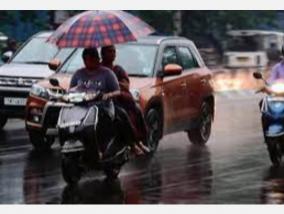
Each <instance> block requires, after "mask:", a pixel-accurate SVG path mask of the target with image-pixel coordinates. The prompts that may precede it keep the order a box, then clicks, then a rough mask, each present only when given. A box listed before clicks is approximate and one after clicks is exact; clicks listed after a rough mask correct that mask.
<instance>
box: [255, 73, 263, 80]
mask: <svg viewBox="0 0 284 214" xmlns="http://www.w3.org/2000/svg"><path fill="white" fill-rule="evenodd" d="M253 77H254V78H255V79H263V77H262V74H261V73H259V72H253Z"/></svg>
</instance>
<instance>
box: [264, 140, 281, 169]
mask: <svg viewBox="0 0 284 214" xmlns="http://www.w3.org/2000/svg"><path fill="white" fill-rule="evenodd" d="M267 150H268V153H269V157H270V160H271V162H272V164H273V166H276V167H278V166H279V165H280V163H281V157H282V154H281V150H280V147H279V145H278V144H277V143H276V142H269V143H267Z"/></svg>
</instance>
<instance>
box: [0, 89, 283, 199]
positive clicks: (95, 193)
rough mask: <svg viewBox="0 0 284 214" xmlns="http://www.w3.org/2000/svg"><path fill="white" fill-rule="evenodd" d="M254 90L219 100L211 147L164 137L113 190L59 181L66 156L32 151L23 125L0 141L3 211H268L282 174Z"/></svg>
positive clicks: (97, 178) (14, 124)
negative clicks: (140, 207) (238, 207)
mask: <svg viewBox="0 0 284 214" xmlns="http://www.w3.org/2000/svg"><path fill="white" fill-rule="evenodd" d="M261 97H262V95H261V94H257V95H256V94H254V91H253V90H237V91H224V92H217V93H216V114H215V121H214V125H213V129H212V135H211V138H210V140H209V142H208V143H207V144H206V146H193V145H191V143H190V142H189V140H188V138H187V135H186V134H185V133H177V134H174V135H169V136H165V137H164V138H163V140H162V141H161V142H160V145H159V148H158V151H157V153H156V154H155V156H153V157H151V158H150V157H144V158H138V159H136V160H134V159H132V160H131V161H130V162H129V163H127V164H126V165H125V166H124V167H123V168H122V171H121V173H120V175H119V179H118V180H117V181H115V182H113V183H107V182H106V181H105V180H104V175H103V174H102V173H96V172H91V173H89V174H87V175H85V176H84V177H83V178H82V179H81V181H80V183H79V184H78V186H77V187H76V188H70V187H68V186H66V184H65V182H64V181H63V178H62V176H61V169H60V151H59V149H60V148H59V145H58V143H56V144H55V145H54V146H53V149H52V151H51V152H49V153H47V154H37V153H35V152H34V151H33V150H32V146H31V144H30V143H29V140H28V136H27V133H26V131H25V129H24V122H23V121H20V120H10V121H9V123H8V125H7V126H6V127H5V129H4V130H3V131H2V132H1V133H0V136H1V146H0V172H1V173H0V189H1V191H0V203H2V204H60V203H64V204H68V203H72V204H74V203H78V204H84V203H89V204H120V203H123V204H263V203H270V204H272V203H283V201H284V167H280V168H278V169H275V168H272V167H271V164H270V160H269V157H268V153H267V151H266V148H265V145H264V143H263V136H262V132H261V124H260V114H259V111H258V102H259V100H260V98H261Z"/></svg>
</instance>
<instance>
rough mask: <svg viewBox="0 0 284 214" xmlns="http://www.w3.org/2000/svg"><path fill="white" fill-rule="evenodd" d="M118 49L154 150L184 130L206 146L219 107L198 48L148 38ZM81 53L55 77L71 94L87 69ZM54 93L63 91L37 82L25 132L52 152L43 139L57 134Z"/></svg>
mask: <svg viewBox="0 0 284 214" xmlns="http://www.w3.org/2000/svg"><path fill="white" fill-rule="evenodd" d="M116 49H117V60H116V63H117V64H119V65H121V66H123V67H124V68H125V70H126V71H127V72H128V75H129V77H130V83H131V84H130V88H131V92H132V95H133V97H134V98H135V100H136V101H137V103H139V105H140V106H141V108H142V110H143V112H144V115H145V119H146V122H147V124H148V125H149V128H150V134H149V139H148V143H149V146H150V148H151V150H152V151H153V152H154V151H155V150H156V149H157V146H158V142H159V140H160V139H161V138H162V136H164V135H166V134H170V133H174V132H179V131H186V132H187V133H188V137H189V139H190V140H191V141H192V142H193V143H196V144H204V143H206V142H207V141H208V139H209V136H210V132H211V123H212V120H213V118H214V108H215V99H214V95H213V87H212V84H211V80H212V73H211V71H210V70H209V69H208V68H207V67H206V66H205V64H204V62H203V60H202V58H201V56H200V54H199V52H198V50H197V48H196V47H195V45H194V43H193V42H192V41H190V40H188V39H185V38H182V37H159V36H149V37H145V38H142V39H139V40H138V41H136V42H130V43H126V44H120V45H117V46H116ZM81 53H82V49H78V50H77V51H76V52H75V53H74V54H73V55H72V56H71V57H70V58H69V59H68V60H67V61H66V62H65V63H64V64H63V65H62V66H61V67H59V69H58V70H57V73H56V74H54V75H52V76H51V77H50V78H57V79H58V80H59V82H60V85H61V86H62V87H64V88H65V89H68V88H69V83H70V79H71V76H72V74H73V73H74V72H75V71H76V70H77V69H79V68H81V67H83V61H82V59H81ZM51 90H53V91H57V92H58V93H61V92H62V91H61V90H58V89H57V88H54V87H53V86H51V85H50V84H49V81H48V79H46V80H43V81H40V82H38V83H37V84H36V85H34V86H33V88H32V90H31V93H30V96H29V98H28V102H27V106H26V127H27V130H28V131H29V133H30V137H31V141H32V142H35V139H36V137H38V138H39V139H36V142H38V143H37V145H36V146H39V147H41V146H44V147H50V145H51V142H46V141H44V139H42V137H43V136H48V135H50V134H54V132H53V131H52V130H54V128H55V127H56V123H57V117H58V113H59V111H60V108H59V107H57V106H56V105H54V104H51V102H49V101H48V93H49V92H50V91H51ZM39 92H40V93H39ZM55 134H56V133H55ZM44 138H45V137H44ZM34 145H35V144H34Z"/></svg>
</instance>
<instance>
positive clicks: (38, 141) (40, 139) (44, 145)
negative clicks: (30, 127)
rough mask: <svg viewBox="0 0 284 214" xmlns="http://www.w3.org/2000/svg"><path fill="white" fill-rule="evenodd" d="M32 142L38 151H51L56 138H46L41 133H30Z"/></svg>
mask: <svg viewBox="0 0 284 214" xmlns="http://www.w3.org/2000/svg"><path fill="white" fill-rule="evenodd" d="M29 137H30V141H31V143H32V145H33V147H34V149H35V150H36V151H46V150H49V149H50V147H51V146H52V144H53V143H54V140H55V138H54V137H52V136H46V135H45V134H44V133H43V132H41V131H29Z"/></svg>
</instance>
